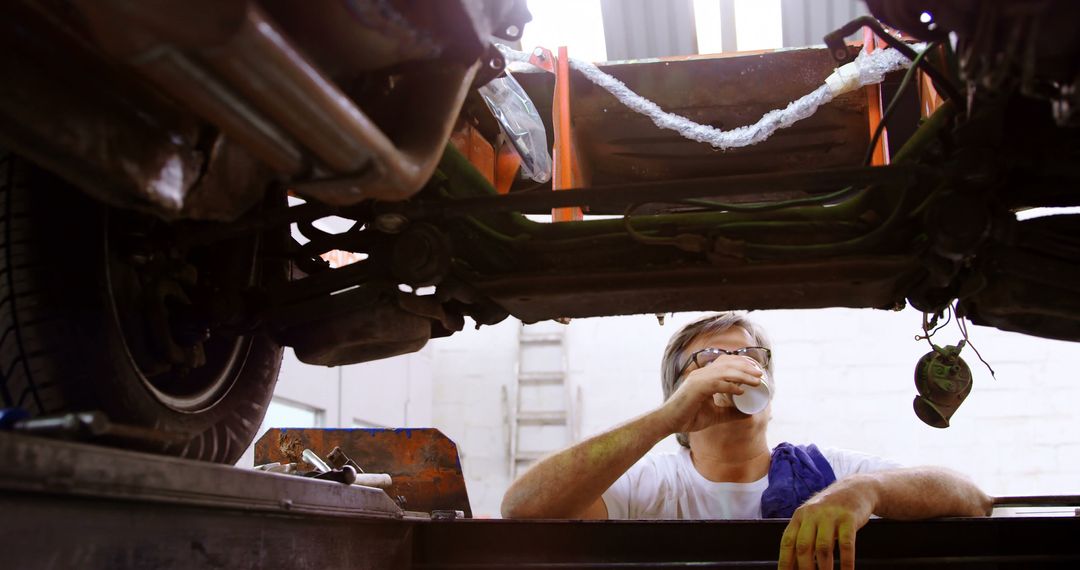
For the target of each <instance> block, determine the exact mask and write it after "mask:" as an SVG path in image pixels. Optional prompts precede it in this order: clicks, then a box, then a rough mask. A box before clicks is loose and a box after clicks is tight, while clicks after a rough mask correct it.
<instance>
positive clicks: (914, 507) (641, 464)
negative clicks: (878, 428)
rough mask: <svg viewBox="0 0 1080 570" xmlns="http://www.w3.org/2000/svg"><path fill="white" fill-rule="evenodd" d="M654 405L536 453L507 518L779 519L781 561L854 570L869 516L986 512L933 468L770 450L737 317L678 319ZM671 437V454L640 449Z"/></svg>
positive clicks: (759, 381) (969, 488) (761, 352)
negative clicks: (659, 400) (836, 552)
mask: <svg viewBox="0 0 1080 570" xmlns="http://www.w3.org/2000/svg"><path fill="white" fill-rule="evenodd" d="M661 376H662V384H663V389H664V398H665V401H664V403H663V404H662V405H660V406H659V407H658V408H656V409H654V410H652V411H650V412H648V413H646V414H644V415H642V416H639V417H637V418H635V419H633V420H630V421H629V422H626V423H624V424H622V425H620V426H618V427H615V428H613V429H611V430H609V431H606V432H604V433H601V434H599V435H596V436H594V437H591V438H589V439H586V440H585V441H582V442H581V443H578V444H576V445H574V446H571V447H570V448H568V449H565V450H563V451H561V452H558V453H556V454H554V455H551V456H548V457H546V458H544V459H543V460H541V461H539V462H538V463H537V464H536V465H534V466H533V467H532V468H531V469H529V471H527V472H526V473H525V474H524V475H522V476H521V477H520V478H518V480H517V481H515V482H514V483H513V484H512V485H511V486H510V489H509V490H507V492H506V496H505V497H504V498H503V503H502V511H503V516H505V517H507V518H582V519H604V518H610V519H761V518H790V519H791V522H790V523H789V524H788V526H787V528H786V529H785V531H784V536H783V538H782V540H781V543H780V556H779V559H780V567H781V568H814V567H815V566H816V567H818V568H832V564H833V560H832V558H833V548H834V545H836V544H837V543H838V544H839V548H840V558H841V566H842V567H844V568H853V567H854V560H855V533H856V531H858V530H859V529H860V528H862V526H863V525H864V524H866V522H867V521H868V520H869V519H870V517H871V515H876V516H879V517H884V518H893V519H906V520H911V519H922V518H932V517H942V516H984V515H988V514H989V513H990V510H991V506H992V500H991V498H990V497H989V496H987V495H986V494H985V493H983V492H982V491H980V490H979V489H978V488H977V487H976V486H975V485H974V484H973V483H972V482H971V481H969V480H968V479H967V478H965V477H963V476H961V475H959V474H957V473H955V472H952V471H949V470H946V469H943V468H938V467H913V468H902V467H900V466H899V465H898V464H896V463H893V462H890V461H887V460H884V459H881V458H878V457H874V456H872V455H867V454H863V453H857V452H852V451H845V450H839V449H831V448H820V449H819V448H818V447H817V446H815V445H807V446H795V445H791V444H789V443H781V444H779V445H777V446H776V447H775V448H771V449H770V447H769V445H768V443H767V440H766V430H767V427H768V424H769V420H770V419H771V416H772V407H771V405H770V404H769V401H770V399H771V396H772V394H773V392H775V390H776V389H777V388H776V382H774V381H773V378H772V351H771V349H770V348H769V342H768V339H767V338H766V337H765V334H764V331H762V330H761V328H760V327H758V326H757V325H755V324H754V323H752V322H751V321H750V320H749V319H747V318H746V316H745V315H743V314H741V313H718V314H713V315H709V316H706V317H703V318H701V319H698V320H696V321H694V322H691V323H689V324H688V325H686V326H685V327H683V328H682V329H681V330H679V331H678V332H677V333H675V335H674V336H673V337H672V338H671V340H670V341H669V342H668V346H667V348H666V349H665V351H664V359H663V368H662V372H661ZM671 434H676V438H677V439H678V441H679V443H680V444H681V445H682V449H680V450H679V451H678V452H676V453H669V454H652V455H647V456H646V455H645V454H646V452H648V451H649V450H650V449H651V448H652V447H653V446H654V445H656V444H657V443H659V442H660V440H662V439H664V438H665V437H667V436H669V435H671Z"/></svg>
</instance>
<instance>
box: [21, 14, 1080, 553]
mask: <svg viewBox="0 0 1080 570" xmlns="http://www.w3.org/2000/svg"><path fill="white" fill-rule="evenodd" d="M867 3H868V6H869V8H870V11H871V12H872V14H873V15H874V17H875V18H876V19H875V18H864V19H861V20H858V21H855V22H852V23H851V24H850V25H849V26H845V27H844V28H841V29H840V30H838V31H837V32H836V33H835V34H832V35H831V36H830V37H827V38H825V46H824V47H812V48H805V49H796V50H779V51H775V52H765V53H746V54H736V55H723V56H693V57H680V58H667V59H659V60H645V61H631V62H609V63H605V64H601V65H600V66H599V67H600V69H601V70H602V71H603V72H604V73H607V74H610V75H611V76H614V77H616V78H618V79H619V80H620V81H622V82H623V83H625V85H626V86H628V87H629V88H630V89H632V90H634V91H636V92H638V93H641V94H642V95H644V96H646V97H648V98H649V99H650V100H653V101H656V102H657V104H659V106H660V107H663V108H664V109H668V110H672V111H673V112H678V113H684V114H686V115H687V116H688V117H690V118H691V119H692V120H695V121H697V122H699V123H702V124H706V125H709V126H712V127H715V128H717V129H732V128H736V127H740V126H742V125H746V124H749V123H752V122H753V121H754V120H756V119H757V118H758V117H761V116H763V115H765V114H766V113H768V112H770V111H772V110H773V109H780V108H782V107H784V106H785V105H787V104H788V103H789V102H790V101H792V100H794V99H796V98H798V97H800V96H802V95H804V94H806V93H808V92H810V91H812V90H814V89H815V88H817V87H819V86H820V85H821V84H822V83H823V82H824V81H825V80H826V77H828V76H829V74H830V73H832V72H833V71H834V70H835V69H836V68H838V67H840V66H843V65H845V64H847V63H849V62H850V61H851V60H852V59H853V58H855V57H856V56H857V54H859V53H860V52H861V51H863V50H864V49H866V47H865V46H866V45H867V44H875V43H881V44H882V45H881V47H880V48H878V49H883V48H887V47H891V48H894V49H899V50H900V51H902V52H904V53H905V54H907V52H910V54H911V55H910V57H911V59H912V60H914V61H913V62H912V63H911V64H910V71H909V72H896V73H893V74H891V75H889V76H888V77H887V78H886V80H885V82H884V83H883V84H882V86H881V90H882V91H881V92H880V94H879V92H878V91H873V93H874V94H875V95H874V96H868V91H862V90H859V91H853V92H850V93H847V94H844V95H841V96H839V97H837V98H836V99H835V100H834V101H832V102H831V103H829V104H828V105H825V106H822V107H821V109H820V110H819V111H818V113H816V114H814V115H813V116H812V117H809V118H807V119H805V120H803V121H800V122H798V123H795V124H793V125H789V126H788V128H786V129H782V130H780V131H778V132H777V134H776V135H774V136H773V137H771V138H769V139H768V140H766V141H764V142H762V143H759V144H757V145H753V146H748V147H745V148H739V149H730V150H717V149H715V148H712V147H710V146H708V145H706V144H702V143H700V142H694V141H691V140H687V139H685V138H683V137H681V136H679V135H678V134H676V133H673V132H671V131H665V130H663V129H661V128H659V127H657V126H656V125H655V124H653V123H652V122H650V121H649V120H648V119H647V118H645V117H643V116H641V115H639V114H637V113H635V112H634V111H631V110H630V109H628V108H626V107H625V106H624V105H623V104H622V103H621V102H620V101H619V100H618V99H617V98H615V97H614V96H612V95H611V94H610V93H608V92H607V91H605V90H603V89H601V88H600V87H598V86H597V85H594V84H592V83H590V82H589V80H588V79H586V78H585V77H584V76H583V75H582V74H581V73H580V72H579V71H574V70H570V69H565V70H561V71H560V70H557V69H543V67H544V66H542V65H541V66H540V67H535V66H534V67H532V68H515V67H514V66H513V65H511V64H510V62H509V61H508V58H507V57H506V53H507V52H506V51H505V48H504V49H500V48H499V47H498V45H497V44H514V42H517V41H518V40H520V38H521V34H522V30H523V29H524V27H525V26H526V25H527V22H528V20H529V18H530V15H529V13H528V10H527V9H526V7H525V4H524V2H523V1H519V0H513V1H510V0H508V1H505V2H504V1H496V0H455V1H453V2H438V3H431V4H425V3H420V2H409V1H406V0H347V1H342V2H335V3H327V4H326V5H321V6H318V7H312V6H308V5H306V4H301V3H294V2H287V1H282V0H258V1H254V0H228V1H215V2H195V3H192V2H176V1H174V0H153V1H146V2H129V1H126V0H102V1H95V0H73V1H61V0H16V1H13V2H6V3H4V4H3V5H2V6H0V43H2V47H0V75H2V77H3V82H2V83H0V181H2V182H0V205H2V208H0V209H2V214H3V215H2V216H0V219H2V224H3V225H2V229H0V232H2V235H3V236H4V240H5V241H4V243H5V245H4V251H3V256H2V259H3V262H2V263H0V271H3V272H4V273H5V274H6V277H5V278H4V279H3V283H0V285H2V287H3V289H4V293H3V296H4V300H3V302H2V304H0V307H6V308H4V313H3V315H4V316H3V319H5V320H4V322H3V327H4V328H5V330H6V332H4V333H3V338H2V339H0V357H2V359H0V364H2V365H3V366H4V367H5V370H6V372H5V373H4V375H3V378H2V383H0V396H2V400H0V403H2V404H3V407H4V408H7V409H9V410H18V412H19V414H20V416H19V418H20V419H21V418H26V417H39V418H40V417H49V416H52V415H56V414H63V413H66V412H86V411H91V412H95V413H97V412H100V413H101V414H102V417H104V418H107V419H108V426H110V427H107V428H100V429H98V428H95V429H93V430H90V431H92V432H93V433H92V434H91V435H92V437H91V439H93V440H94V441H99V442H103V443H109V444H113V445H118V446H121V447H126V448H132V449H138V450H142V451H150V452H154V453H161V454H165V455H174V456H180V457H186V458H190V459H199V460H204V461H212V462H221V463H232V462H235V461H236V459H237V458H238V457H239V455H240V453H242V452H243V450H244V449H245V448H246V447H247V445H248V444H249V443H250V441H251V439H252V438H253V437H254V435H255V432H256V429H257V427H258V425H259V422H260V421H261V419H262V417H263V415H264V414H265V410H266V405H267V402H268V401H269V398H270V395H271V393H272V390H273V386H274V382H275V380H276V377H277V372H278V366H279V363H280V359H281V351H282V348H283V347H285V346H288V347H292V348H293V349H294V350H295V352H296V355H297V356H298V358H299V359H300V360H302V361H304V362H306V363H310V364H317V365H324V366H336V365H343V364H351V363H357V362H364V361H370V360H375V359H380V358H386V357H389V356H394V355H399V354H404V353H408V352H413V351H416V350H419V349H421V348H422V347H423V346H424V345H425V344H426V343H427V342H428V341H429V340H430V339H431V338H436V337H443V336H448V335H452V334H454V333H456V332H458V331H461V330H463V329H464V327H465V326H466V323H467V319H468V320H471V321H472V322H473V323H475V324H476V326H483V325H492V324H495V323H498V322H500V321H502V320H504V319H506V318H508V317H514V318H517V319H520V320H521V321H523V322H525V323H533V322H538V321H542V320H549V319H571V318H582V317H592V316H604V315H626V314H638V313H666V312H674V311H691V310H728V309H780V308H822V307H853V308H872V309H883V310H898V309H900V308H903V307H904V306H906V305H909V304H910V305H911V306H913V307H915V308H916V309H918V310H919V311H922V312H924V313H925V314H926V315H927V322H929V323H936V322H937V321H938V320H939V319H942V318H945V317H946V316H947V315H955V316H956V317H957V318H963V319H966V320H967V321H970V322H972V323H975V324H981V325H988V326H993V327H997V328H999V329H1003V330H1008V331H1016V332H1020V333H1024V334H1029V335H1035V336H1040V337H1046V338H1054V339H1062V340H1070V341H1077V340H1080V301H1077V300H1076V299H1077V298H1080V297H1078V296H1077V293H1078V292H1080V223H1078V221H1077V220H1078V216H1080V214H1075V213H1064V214H1060V215H1051V216H1045V217H1032V218H1028V217H1026V216H1024V215H1023V214H1024V213H1025V212H1027V211H1029V210H1033V209H1036V208H1066V207H1077V206H1080V194H1078V193H1077V190H1076V189H1077V186H1078V184H1080V168H1078V165H1080V130H1078V129H1077V125H1078V124H1080V118H1078V117H1080V115H1078V114H1077V113H1076V106H1077V104H1078V102H1080V101H1078V99H1077V98H1078V96H1080V95H1078V89H1077V85H1078V83H1080V38H1078V37H1077V36H1076V35H1075V33H1074V31H1073V30H1072V29H1071V27H1072V26H1073V25H1074V23H1075V22H1076V21H1077V18H1078V16H1080V14H1078V11H1080V6H1078V5H1076V4H1074V3H1072V2H1068V1H1064V0H1039V1H1026V2H1025V1H1014V2H995V3H979V2H975V1H973V0H968V1H964V0H960V1H953V2H947V1H944V0H908V1H903V2H888V1H885V0H869V1H868V2H867ZM878 21H880V22H881V23H883V24H885V25H886V26H889V27H890V28H892V30H895V31H897V32H902V33H903V36H902V37H901V36H899V35H893V33H892V32H890V31H888V30H885V29H883V28H882V27H881V25H880V24H878ZM863 26H867V29H869V30H872V32H868V33H867V34H866V36H865V38H866V39H867V41H864V42H862V43H858V42H848V43H845V41H844V38H845V37H850V35H851V34H852V33H854V32H856V31H858V30H860V29H862V28H863ZM875 37H876V38H877V39H875ZM915 42H927V43H928V45H929V47H928V48H927V50H926V53H925V54H923V55H919V56H915V55H914V53H915V52H914V51H912V50H911V48H910V47H907V46H909V44H914V43H915ZM904 50H907V51H904ZM550 56H551V54H550V53H547V54H546V56H545V57H550ZM536 57H539V56H536ZM563 61H564V62H565V58H563ZM534 62H535V58H534ZM507 74H509V75H510V76H512V77H514V78H515V79H516V81H517V82H519V83H520V86H521V88H522V89H523V91H524V93H526V94H527V95H528V97H529V99H531V101H532V103H534V104H535V106H536V108H537V109H538V110H539V116H540V117H542V119H543V123H544V127H545V131H546V137H547V139H546V140H545V141H543V143H542V144H541V145H540V146H542V147H545V148H554V149H555V152H554V155H555V173H554V174H555V176H554V178H552V180H548V181H544V182H534V181H533V180H529V179H527V178H524V177H521V176H518V175H517V172H518V167H519V165H520V163H521V157H520V156H518V154H517V151H516V150H515V147H514V145H513V144H511V142H510V141H509V140H508V139H507V135H506V132H505V128H504V126H501V125H500V123H499V121H498V120H497V118H496V117H495V116H493V115H492V113H491V110H490V109H489V107H488V106H487V105H485V103H484V100H483V98H482V97H481V96H480V94H479V93H478V89H479V88H481V87H483V86H484V85H487V84H488V83H489V82H491V81H492V80H495V79H497V78H500V77H506V76H507ZM874 89H877V87H874ZM562 93H565V94H566V95H565V96H564V95H561V94H562ZM570 93H572V94H573V95H572V97H571V96H570V95H569V94H570ZM875 97H877V98H876V99H875ZM560 101H561V102H560ZM882 102H888V103H889V104H888V105H887V106H886V105H883V104H881V103H882ZM894 103H895V104H894ZM868 124H870V125H871V126H872V128H870V129H868V128H867V125H868ZM886 128H887V133H888V134H887V135H885V136H883V133H885V132H886ZM507 165H509V166H507ZM507 169H508V170H507ZM567 213H569V214H567ZM1018 214H1019V215H1018ZM567 215H568V216H569V217H570V218H578V219H575V220H573V221H569V222H555V221H547V220H546V219H544V220H539V219H538V218H537V216H543V217H546V216H552V218H553V219H554V220H560V219H563V218H564V217H566V216H567ZM328 218H334V219H336V220H337V221H338V226H339V227H340V228H343V229H340V230H336V231H329V230H327V229H326V226H325V225H324V224H321V223H320V222H321V221H322V220H325V219H328ZM11 417H12V416H9V420H4V421H8V422H9V423H10V421H16V420H11V419H10V418H11ZM95 417H96V416H95ZM2 419H3V418H0V420H2ZM4 421H0V424H4ZM88 425H89V424H88ZM95 425H96V424H95ZM0 427H7V426H2V425H0ZM69 427H70V426H69ZM99 427H100V426H99ZM84 428H85V426H84ZM84 428H77V429H80V430H84V431H85V429H84ZM88 433H89V432H88ZM698 530H700V531H701V532H706V531H705V530H703V529H698ZM698 530H695V531H694V532H697V531H698ZM623 531H625V532H637V531H635V530H633V529H630V528H629V527H626V528H624V529H623ZM506 532H511V533H512V532H516V531H513V530H508V531H506ZM530 532H531V531H530ZM545 532H546V531H545ZM551 532H554V533H558V532H560V531H559V530H557V529H554V530H551ZM597 532H598V533H603V532H606V531H597ZM620 532H622V531H620ZM665 532H666V531H665ZM672 532H675V531H672ZM679 532H681V531H679ZM436 534H438V533H436ZM432 540H435V541H436V542H437V541H438V540H443V539H441V538H435V539H432ZM453 540H466V541H467V540H473V538H468V537H466V538H462V537H456V538H453ZM433 548H434V547H433ZM415 556H419V557H420V558H423V557H424V556H426V554H415ZM503 562H505V560H503ZM567 563H570V562H567ZM462 564H465V565H466V566H467V564H466V563H465V562H462Z"/></svg>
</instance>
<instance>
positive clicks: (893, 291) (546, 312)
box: [474, 256, 919, 322]
mask: <svg viewBox="0 0 1080 570" xmlns="http://www.w3.org/2000/svg"><path fill="white" fill-rule="evenodd" d="M918 271H919V265H918V262H917V260H916V259H915V258H914V257H907V256H880V257H877V258H871V257H858V258H838V259H829V260H820V261H799V262H787V263H776V264H771V265H765V264H762V265H753V264H750V265H745V266H732V267H684V268H677V267H672V268H670V269H668V270H666V271H662V272H657V271H634V270H625V271H613V270H608V271H594V272H590V273H585V272H577V273H574V274H567V273H552V274H544V275H536V274H530V275H521V276H511V277H500V278H495V279H487V280H476V281H475V282H474V284H475V285H476V287H477V288H478V289H480V290H481V291H483V292H484V294H486V295H489V296H490V297H491V298H492V299H495V300H496V301H498V303H499V304H500V305H501V306H502V307H505V308H506V310H508V311H510V313H511V314H513V315H514V316H515V317H517V318H519V319H521V320H523V321H525V322H536V321H541V320H545V319H551V318H556V317H575V318H584V317H594V316H600V315H622V314H632V313H658V312H666V311H720V310H732V309H766V308H775V307H785V308H820V307H877V308H892V307H894V306H895V305H896V304H897V303H900V302H902V301H903V299H904V293H903V292H904V291H905V287H906V286H907V285H909V284H910V283H911V282H912V281H913V280H914V279H915V278H917V275H918Z"/></svg>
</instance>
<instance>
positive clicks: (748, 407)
mask: <svg viewBox="0 0 1080 570" xmlns="http://www.w3.org/2000/svg"><path fill="white" fill-rule="evenodd" d="M742 389H743V393H742V394H733V395H732V396H731V401H732V402H734V404H735V409H737V410H739V411H740V412H742V413H744V414H748V415H754V414H756V413H758V412H760V411H761V410H764V409H765V407H766V406H768V405H769V401H770V400H772V388H771V387H770V386H769V382H768V380H766V379H765V377H764V376H762V378H761V384H758V385H757V386H749V385H746V384H743V385H742Z"/></svg>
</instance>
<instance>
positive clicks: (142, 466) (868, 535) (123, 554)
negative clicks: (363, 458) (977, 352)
mask: <svg viewBox="0 0 1080 570" xmlns="http://www.w3.org/2000/svg"><path fill="white" fill-rule="evenodd" d="M0 509H3V511H2V512H3V513H4V515H6V516H5V517H4V518H3V522H2V523H0V552H2V554H0V556H2V558H0V560H2V561H3V562H2V563H0V568H13V569H15V568H17V569H20V570H21V569H34V568H57V569H60V568H63V569H68V568H80V569H81V568H109V569H114V568H116V569H123V568H289V569H290V570H304V569H320V570H324V569H336V568H389V569H409V568H418V569H419V568H425V569H436V568H444V569H466V568H471V569H491V568H511V567H512V568H534V569H537V568H551V569H556V568H557V569H567V568H691V567H692V568H774V567H775V566H776V559H775V557H776V554H777V552H778V549H779V541H780V536H781V534H782V532H783V529H784V526H785V525H786V521H783V520H771V521H664V522H647V521H499V520H486V521H485V520H470V519H458V520H447V521H439V520H431V519H427V518H423V517H416V516H409V515H408V513H406V512H403V511H402V510H401V509H400V508H399V507H398V506H397V504H395V502H394V501H392V500H391V499H390V498H389V497H388V496H387V495H386V494H385V493H384V492H382V491H380V490H378V489H373V488H365V487H356V486H351V487H350V486H345V485H342V484H340V483H333V482H327V481H317V480H313V479H306V478H301V477H295V476H290V475H279V474H273V473H264V472H258V471H252V470H247V469H241V468H236V467H229V466H224V465H212V464H206V463H198V462H193V461H187V460H181V459H174V458H168V457H161V456H155V455H148V454H143V453H135V452H129V451H122V450H116V449H109V448H103V447H98V446H91V445H85V444H78V443H68V442H61V441H54V440H47V439H40V438H32V437H27V436H23V435H14V434H10V433H0ZM1078 536H1080V517H1075V516H1073V517H1068V516H1067V517H1043V518H1035V517H1031V518H987V519H948V520H933V521H921V522H899V521H886V520H874V521H871V522H870V523H869V524H868V525H867V526H866V527H865V528H863V529H862V530H861V531H860V532H859V535H858V564H857V567H858V568H1011V569H1027V568H1080V541H1078V540H1076V537H1078Z"/></svg>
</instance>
